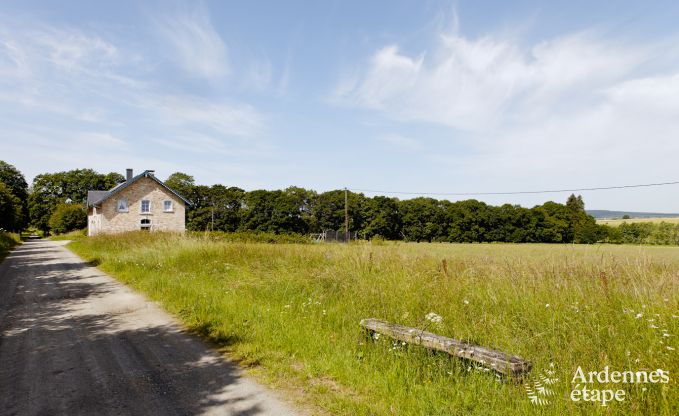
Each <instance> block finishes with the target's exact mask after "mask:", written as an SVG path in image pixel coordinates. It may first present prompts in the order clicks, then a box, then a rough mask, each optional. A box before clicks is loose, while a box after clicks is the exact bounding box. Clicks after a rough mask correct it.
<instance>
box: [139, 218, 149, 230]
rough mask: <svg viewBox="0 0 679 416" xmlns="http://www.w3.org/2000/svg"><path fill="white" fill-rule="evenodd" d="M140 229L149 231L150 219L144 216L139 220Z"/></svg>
mask: <svg viewBox="0 0 679 416" xmlns="http://www.w3.org/2000/svg"><path fill="white" fill-rule="evenodd" d="M141 229H142V231H149V230H151V220H150V219H148V218H144V219H142V220H141Z"/></svg>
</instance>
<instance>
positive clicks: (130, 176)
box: [127, 169, 134, 182]
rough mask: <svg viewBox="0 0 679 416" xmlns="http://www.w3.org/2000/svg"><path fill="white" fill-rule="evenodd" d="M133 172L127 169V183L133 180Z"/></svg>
mask: <svg viewBox="0 0 679 416" xmlns="http://www.w3.org/2000/svg"><path fill="white" fill-rule="evenodd" d="M132 172H133V171H132V169H127V182H129V181H131V180H132V176H134V174H133V173H132Z"/></svg>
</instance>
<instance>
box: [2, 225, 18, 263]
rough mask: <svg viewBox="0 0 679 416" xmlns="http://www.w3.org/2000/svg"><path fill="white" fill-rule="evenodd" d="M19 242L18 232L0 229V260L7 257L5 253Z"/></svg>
mask: <svg viewBox="0 0 679 416" xmlns="http://www.w3.org/2000/svg"><path fill="white" fill-rule="evenodd" d="M19 243H21V238H20V237H19V234H16V233H7V232H4V231H0V260H2V259H4V258H5V257H7V254H9V252H10V251H11V250H12V249H13V248H14V247H15V246H16V245H18V244H19Z"/></svg>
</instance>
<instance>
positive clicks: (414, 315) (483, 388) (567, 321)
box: [69, 233, 679, 415]
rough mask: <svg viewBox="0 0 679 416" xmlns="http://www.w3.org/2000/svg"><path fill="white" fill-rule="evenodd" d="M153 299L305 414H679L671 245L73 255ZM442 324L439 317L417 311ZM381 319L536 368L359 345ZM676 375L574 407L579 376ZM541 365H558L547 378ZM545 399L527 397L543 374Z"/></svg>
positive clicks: (159, 245)
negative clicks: (520, 371)
mask: <svg viewBox="0 0 679 416" xmlns="http://www.w3.org/2000/svg"><path fill="white" fill-rule="evenodd" d="M69 247H70V248H71V249H73V250H74V251H75V252H76V253H78V254H80V255H81V256H82V257H84V258H86V259H89V260H95V261H97V262H98V263H99V267H100V268H102V269H103V270H105V271H107V272H110V273H111V274H113V275H114V276H116V277H117V278H118V279H120V280H121V281H123V282H125V283H126V284H128V285H130V286H131V287H133V288H135V289H137V290H139V291H141V292H144V293H146V294H147V295H148V296H149V297H150V298H152V299H154V300H157V301H158V302H160V303H161V304H162V305H163V306H164V307H165V308H166V310H168V311H169V312H171V313H173V314H175V315H177V316H178V317H180V319H181V320H182V321H183V322H184V324H185V325H186V326H187V327H188V328H191V329H192V330H193V331H195V332H196V333H198V334H200V335H202V336H204V337H206V338H208V339H210V340H211V341H212V342H214V343H215V344H216V345H218V346H219V347H220V348H222V350H223V351H224V353H225V354H227V355H228V356H229V357H231V358H234V359H237V360H239V361H240V362H241V363H242V364H243V365H245V366H247V367H248V368H249V372H250V373H251V374H253V375H254V376H255V377H257V378H258V379H260V380H261V381H263V382H265V383H267V384H269V385H271V386H273V387H275V388H277V389H279V390H280V391H282V394H283V395H284V396H287V397H291V398H292V399H293V400H294V401H296V402H298V403H300V404H301V405H303V406H305V407H307V408H309V409H311V412H312V413H320V414H341V415H369V414H379V415H388V414H399V415H439V414H441V415H443V414H445V415H448V414H454V415H455V414H459V415H467V414H478V415H489V414H498V415H507V414H536V413H538V414H545V415H564V414H606V415H608V414H639V415H676V414H679V392H678V390H677V381H676V379H677V373H678V372H679V359H678V356H677V350H676V348H679V342H677V335H678V334H679V319H677V318H678V317H677V315H679V290H677V289H679V248H675V247H632V246H592V245H587V246H585V245H529V244H525V245H510V244H468V245H462V244H460V245H453V244H416V243H377V242H375V243H357V244H350V245H341V244H261V243H237V242H236V243H234V242H231V243H227V242H219V241H214V240H209V239H201V238H199V237H195V236H194V237H182V236H176V235H163V234H143V233H132V234H126V235H123V236H118V237H96V238H89V239H82V240H79V241H76V242H73V243H71V245H70V246H69ZM430 312H434V313H436V314H438V315H440V316H441V317H442V318H443V320H442V322H441V323H434V322H430V321H427V320H426V319H425V315H427V314H428V313H430ZM367 317H374V318H380V319H384V320H388V321H391V322H395V323H400V324H404V325H409V326H414V327H420V328H426V329H428V330H430V331H432V332H437V333H439V334H442V335H445V336H451V337H454V338H458V339H464V340H468V341H471V342H474V343H477V344H479V345H483V346H486V347H492V348H496V349H499V350H501V351H504V352H508V353H512V354H516V355H519V356H521V357H524V358H526V359H529V360H531V361H532V362H533V364H534V369H533V372H532V373H531V374H532V376H531V377H530V378H528V379H526V380H524V381H523V382H519V381H516V380H505V379H501V378H499V377H497V376H496V375H494V374H493V373H492V372H486V371H484V370H483V369H481V368H477V367H475V366H472V365H470V364H469V363H465V362H462V361H460V360H457V359H454V358H450V357H448V356H444V355H442V354H433V353H429V352H427V351H425V350H423V349H421V348H419V347H415V346H408V345H402V344H398V343H392V342H391V341H390V340H388V339H386V338H385V337H381V338H379V339H378V340H373V339H369V338H367V337H365V335H364V333H363V332H362V331H361V330H360V328H359V326H358V322H359V321H360V320H361V319H362V318H367ZM578 366H580V367H581V368H582V369H583V370H584V371H585V372H589V371H603V370H604V367H605V366H608V367H609V370H610V371H624V370H634V371H654V370H656V369H663V370H666V371H667V370H669V372H670V381H669V383H645V384H643V383H642V384H637V383H627V384H613V383H597V382H596V380H595V383H594V384H592V385H589V386H588V387H589V388H594V389H614V390H617V389H622V390H624V394H625V400H624V401H622V402H613V403H608V404H607V406H605V407H604V406H602V405H601V404H599V403H591V402H587V403H583V402H582V401H580V402H573V401H571V399H570V394H571V391H572V390H573V388H574V385H573V384H571V380H572V379H573V376H574V373H575V371H576V369H577V368H578ZM547 371H553V372H554V373H553V374H552V375H550V374H549V373H547ZM540 375H543V376H547V377H549V378H551V379H552V380H553V381H554V379H558V381H554V383H553V384H549V385H545V384H543V387H549V388H550V389H551V390H553V392H554V394H553V395H552V396H542V395H539V397H538V398H540V399H544V400H545V401H544V402H542V403H539V404H533V403H531V400H529V392H528V391H527V389H526V387H529V388H531V389H532V392H533V393H534V394H537V393H535V391H536V390H537V389H538V388H539V387H540V386H539V385H536V384H535V382H536V381H539V380H540V379H539V376H540Z"/></svg>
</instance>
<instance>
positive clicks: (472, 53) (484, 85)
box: [0, 1, 679, 213]
mask: <svg viewBox="0 0 679 416" xmlns="http://www.w3.org/2000/svg"><path fill="white" fill-rule="evenodd" d="M262 9H264V10H266V11H267V12H266V13H262V12H261V10H262ZM487 10H493V12H492V13H488V12H487ZM677 12H679V4H675V3H673V2H663V3H654V4H652V5H649V4H639V3H636V2H631V1H630V2H624V4H615V5H609V4H600V5H590V4H587V3H584V2H583V3H574V2H571V3H568V4H547V5H545V4H538V3H537V2H530V1H522V2H512V3H511V4H506V3H503V2H492V1H491V2H482V3H479V2H475V3H466V2H447V3H445V4H442V3H439V2H434V1H426V2H417V1H401V2H398V3H391V2H374V3H370V4H363V3H359V2H335V3H333V4H329V5H326V4H307V3H304V2H289V3H285V4H279V3H276V2H256V3H250V4H222V3H220V2H196V3H188V2H182V1H176V2H172V3H170V4H167V3H160V2H149V3H144V4H137V3H136V2H131V1H123V2H117V3H116V4H98V5H94V4H89V3H88V2H84V1H79V2H73V3H69V4H67V5H61V4H52V3H50V2H40V1H38V2H26V1H22V2H19V1H8V2H5V3H4V4H3V5H1V6H0V22H2V25H1V26H2V28H0V74H2V77H1V78H0V85H2V87H1V89H0V108H1V109H2V111H1V112H0V144H1V145H2V155H1V156H0V158H1V159H3V160H5V161H6V162H8V163H10V164H13V165H14V166H16V167H17V168H18V169H19V170H20V171H21V172H22V173H23V174H24V175H25V176H26V179H27V181H28V182H29V183H30V182H32V180H33V178H34V177H35V175H37V174H40V173H53V172H58V171H67V170H72V169H84V168H91V169H94V170H95V171H97V172H100V173H108V172H119V173H123V174H124V170H125V168H126V167H128V166H130V165H132V166H135V171H137V172H140V171H142V170H145V169H155V170H156V174H157V176H158V177H160V178H163V179H164V178H167V176H168V175H170V174H171V173H173V172H177V171H179V172H184V173H187V174H189V175H192V176H194V178H195V179H196V182H197V183H199V184H206V185H211V184H215V183H221V184H224V185H226V186H238V187H240V188H242V189H245V190H253V189H269V190H271V189H285V188H286V187H288V186H300V187H303V188H305V189H313V190H315V191H318V192H324V191H328V190H335V189H343V188H349V189H377V190H383V191H395V192H421V193H422V195H421V196H431V197H434V198H437V199H448V200H450V201H456V200H463V199H477V200H479V201H483V202H486V203H488V204H490V205H502V204H504V203H509V204H512V205H521V206H524V207H532V206H535V205H540V204H543V203H544V202H546V201H550V200H551V201H555V202H560V203H563V202H565V201H566V199H567V197H568V195H570V194H571V193H573V192H570V191H569V192H563V193H551V194H549V195H544V194H541V195H495V196H490V195H484V196H480V195H479V196H464V197H460V198H456V197H453V196H438V197H437V196H433V195H431V194H435V193H473V192H477V193H488V192H513V191H524V190H525V191H534V190H542V189H564V188H591V187H605V186H620V185H632V184H644V183H657V182H666V181H672V180H676V179H678V178H677V177H675V176H673V171H674V169H673V165H674V163H675V162H674V161H675V160H676V159H677V156H679V142H677V141H676V138H675V136H676V134H675V133H676V132H677V131H679V117H678V116H679V101H677V100H679V46H677V45H679V43H677V42H676V39H677V36H678V35H679V29H676V25H674V24H673V20H674V19H673V16H676V15H677ZM83 161H86V162H85V163H83ZM674 189H676V187H673V186H666V187H656V188H637V189H625V190H621V189H618V190H606V191H583V192H575V193H576V194H580V195H582V197H583V199H584V200H585V203H586V204H587V209H588V210H614V211H629V212H652V213H673V212H679V193H678V192H672V190H674ZM364 194H365V195H366V196H371V197H372V196H374V195H378V194H379V193H369V192H364ZM384 195H385V196H390V197H398V198H399V199H410V198H413V197H416V196H403V195H394V194H389V193H384Z"/></svg>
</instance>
